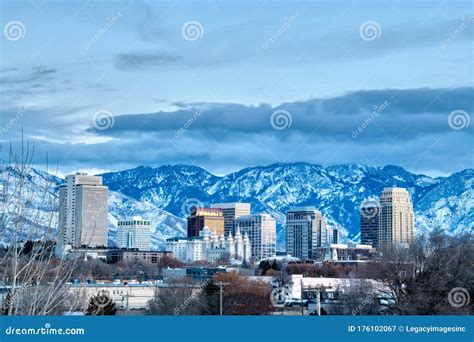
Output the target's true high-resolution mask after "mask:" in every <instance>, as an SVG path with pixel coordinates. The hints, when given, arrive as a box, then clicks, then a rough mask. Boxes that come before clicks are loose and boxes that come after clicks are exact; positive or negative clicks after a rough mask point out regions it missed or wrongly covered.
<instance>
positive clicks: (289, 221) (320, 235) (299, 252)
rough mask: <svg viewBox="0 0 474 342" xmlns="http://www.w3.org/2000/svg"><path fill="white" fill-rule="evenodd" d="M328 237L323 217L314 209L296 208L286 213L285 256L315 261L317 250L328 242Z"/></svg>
mask: <svg viewBox="0 0 474 342" xmlns="http://www.w3.org/2000/svg"><path fill="white" fill-rule="evenodd" d="M330 235H331V234H329V232H328V229H327V227H326V221H325V220H324V217H323V216H322V215H321V213H320V212H319V211H318V210H317V209H316V208H315V207H297V208H293V209H291V210H289V211H288V212H287V214H286V253H287V254H289V255H291V256H293V257H296V258H301V259H315V258H317V257H318V253H319V250H318V248H320V247H324V245H325V244H326V243H328V242H329V239H330ZM336 239H338V236H336Z"/></svg>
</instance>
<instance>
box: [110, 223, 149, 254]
mask: <svg viewBox="0 0 474 342" xmlns="http://www.w3.org/2000/svg"><path fill="white" fill-rule="evenodd" d="M150 239H151V222H150V221H147V220H144V219H143V218H142V217H141V216H132V217H131V218H129V219H127V220H123V221H119V222H118V224H117V247H118V248H128V249H131V248H136V249H138V250H139V251H149V250H150V243H151V241H150Z"/></svg>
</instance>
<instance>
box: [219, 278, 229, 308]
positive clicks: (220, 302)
mask: <svg viewBox="0 0 474 342" xmlns="http://www.w3.org/2000/svg"><path fill="white" fill-rule="evenodd" d="M216 285H219V313H220V316H222V293H223V292H224V286H227V285H230V283H223V282H222V281H220V282H218V283H216Z"/></svg>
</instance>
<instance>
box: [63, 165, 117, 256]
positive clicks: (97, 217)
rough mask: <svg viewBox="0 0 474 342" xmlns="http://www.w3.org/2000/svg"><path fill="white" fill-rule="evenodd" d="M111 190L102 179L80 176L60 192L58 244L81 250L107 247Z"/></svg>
mask: <svg viewBox="0 0 474 342" xmlns="http://www.w3.org/2000/svg"><path fill="white" fill-rule="evenodd" d="M108 192H109V190H108V188H107V187H106V186H103V185H102V177H100V176H89V175H87V174H86V173H76V174H75V175H69V176H66V182H65V184H64V185H62V186H61V187H60V189H59V231H60V237H59V240H58V245H59V247H60V248H61V249H62V248H63V247H65V246H71V247H73V248H78V247H82V246H87V247H99V246H105V247H106V246H107V226H108V221H107V205H108Z"/></svg>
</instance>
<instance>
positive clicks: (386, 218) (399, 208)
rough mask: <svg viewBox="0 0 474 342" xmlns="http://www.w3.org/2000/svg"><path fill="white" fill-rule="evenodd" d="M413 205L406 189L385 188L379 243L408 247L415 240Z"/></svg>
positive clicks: (381, 203)
mask: <svg viewBox="0 0 474 342" xmlns="http://www.w3.org/2000/svg"><path fill="white" fill-rule="evenodd" d="M414 216H415V215H414V213H413V204H412V202H411V198H410V194H409V193H408V191H407V190H406V189H404V188H385V189H383V192H382V195H381V196H380V213H379V230H378V243H379V245H380V246H381V247H386V246H391V245H407V244H408V243H410V242H411V241H412V240H413V228H414V225H415V224H414Z"/></svg>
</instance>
